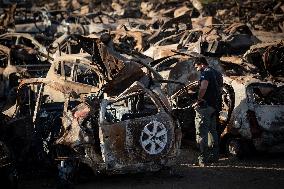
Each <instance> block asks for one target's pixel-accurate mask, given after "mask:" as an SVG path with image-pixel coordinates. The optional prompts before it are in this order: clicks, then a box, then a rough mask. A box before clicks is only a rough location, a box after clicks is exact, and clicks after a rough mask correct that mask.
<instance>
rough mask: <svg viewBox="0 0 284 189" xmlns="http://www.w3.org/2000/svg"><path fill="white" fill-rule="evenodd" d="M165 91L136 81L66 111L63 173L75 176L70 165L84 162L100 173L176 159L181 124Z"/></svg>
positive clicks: (158, 166) (144, 167) (146, 168)
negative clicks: (114, 94) (109, 96)
mask: <svg viewBox="0 0 284 189" xmlns="http://www.w3.org/2000/svg"><path fill="white" fill-rule="evenodd" d="M163 96H164V95H163V93H162V92H161V91H160V90H157V89H155V87H153V88H152V89H149V88H146V87H145V86H144V85H143V84H142V83H140V82H134V83H133V84H132V85H131V86H130V87H129V88H128V89H126V90H125V91H124V92H123V93H121V94H120V95H119V96H118V97H117V98H115V99H109V100H107V99H102V100H98V99H97V98H94V99H93V100H87V101H85V102H84V103H82V104H79V105H78V106H77V107H75V108H74V109H73V110H71V111H68V112H66V113H64V117H63V128H64V129H63V135H62V136H61V137H60V138H59V139H58V140H57V141H56V144H57V145H58V146H59V147H61V148H62V147H64V149H65V151H63V150H58V151H60V152H61V156H59V157H58V159H60V160H61V164H60V166H59V172H60V175H61V179H62V180H68V179H70V178H71V177H72V176H70V175H71V174H72V171H70V170H73V171H74V170H76V169H77V168H78V167H76V166H78V165H79V164H86V165H87V166H89V167H91V168H92V170H93V171H94V172H95V173H96V172H101V171H107V172H110V173H126V172H140V171H157V170H160V169H161V168H164V167H170V166H172V165H174V164H175V160H176V157H177V155H178V153H179V147H180V142H181V130H180V127H179V124H178V121H177V120H176V119H175V118H174V117H173V116H172V115H171V106H170V105H169V102H168V101H167V98H165V97H164V98H163ZM66 147H67V148H68V150H66ZM62 152H65V153H62ZM70 162H73V163H70ZM67 170H69V171H67ZM73 173H74V172H73Z"/></svg>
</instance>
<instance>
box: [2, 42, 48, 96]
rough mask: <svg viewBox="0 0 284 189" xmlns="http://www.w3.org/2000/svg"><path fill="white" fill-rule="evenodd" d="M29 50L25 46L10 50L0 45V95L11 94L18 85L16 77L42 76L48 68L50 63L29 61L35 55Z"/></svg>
mask: <svg viewBox="0 0 284 189" xmlns="http://www.w3.org/2000/svg"><path fill="white" fill-rule="evenodd" d="M30 50H31V49H29V48H25V47H23V48H22V47H21V48H15V49H12V50H11V49H9V48H8V47H6V46H2V45H0V53H1V57H2V59H1V62H0V64H1V65H0V97H7V96H11V95H12V96H13V95H14V94H15V92H16V91H15V90H16V87H17V86H18V79H22V78H29V77H43V76H44V75H45V74H46V73H47V71H48V70H49V67H50V63H47V62H45V61H44V62H41V61H38V62H32V61H31V62H30V61H29V60H30V59H29V58H31V60H33V58H35V57H37V55H36V54H34V51H33V50H32V51H30ZM20 58H23V59H20Z"/></svg>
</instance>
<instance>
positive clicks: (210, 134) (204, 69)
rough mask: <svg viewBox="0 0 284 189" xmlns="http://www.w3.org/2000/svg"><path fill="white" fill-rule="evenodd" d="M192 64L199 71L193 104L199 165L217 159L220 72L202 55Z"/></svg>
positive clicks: (221, 82)
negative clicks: (196, 92)
mask: <svg viewBox="0 0 284 189" xmlns="http://www.w3.org/2000/svg"><path fill="white" fill-rule="evenodd" d="M194 66H195V68H196V69H197V71H200V80H199V92H198V99H197V102H196V103H195V104H194V109H195V112H196V117H195V128H196V142H197V144H198V146H199V150H200V153H199V157H198V163H199V166H202V167H203V166H204V165H205V164H206V163H213V162H217V161H218V158H219V157H218V156H219V144H218V134H217V130H216V116H217V115H219V113H218V112H219V111H220V109H221V104H222V100H221V99H222V95H221V92H222V86H223V78H222V74H221V73H220V72H218V71H216V70H215V69H213V68H211V67H209V66H208V63H207V61H206V59H205V58H204V57H198V58H196V60H195V62H194Z"/></svg>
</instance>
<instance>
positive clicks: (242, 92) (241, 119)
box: [221, 79, 284, 157]
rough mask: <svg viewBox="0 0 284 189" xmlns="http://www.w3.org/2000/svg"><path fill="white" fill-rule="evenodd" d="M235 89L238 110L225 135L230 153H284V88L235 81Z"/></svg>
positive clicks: (223, 134) (225, 143) (224, 143)
mask: <svg viewBox="0 0 284 189" xmlns="http://www.w3.org/2000/svg"><path fill="white" fill-rule="evenodd" d="M242 82H243V81H242ZM232 86H233V87H234V90H235V95H236V97H235V100H236V101H235V108H234V111H233V112H232V116H231V119H230V122H229V124H228V125H227V127H226V128H225V130H224V131H223V133H222V135H221V136H222V138H223V139H224V140H223V144H222V145H224V146H225V148H226V151H227V152H228V153H229V154H231V155H233V156H237V157H241V156H243V155H245V153H247V152H249V151H251V150H252V149H255V150H257V151H264V152H282V151H283V149H284V148H283V142H284V135H283V131H284V130H283V129H284V120H283V117H284V107H283V104H284V101H283V99H284V98H283V96H284V95H283V91H284V88H283V85H282V86H281V85H279V84H278V85H276V84H273V83H268V82H261V81H258V80H256V79H254V80H253V79H250V81H246V82H244V83H240V82H238V81H237V80H235V81H232Z"/></svg>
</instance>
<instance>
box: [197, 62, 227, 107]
mask: <svg viewBox="0 0 284 189" xmlns="http://www.w3.org/2000/svg"><path fill="white" fill-rule="evenodd" d="M203 80H207V81H208V86H207V89H206V92H205V94H204V96H203V99H204V100H205V101H206V102H207V104H208V105H209V106H211V107H213V108H215V109H220V98H221V96H220V95H221V91H220V90H221V87H222V85H223V79H222V75H221V73H219V72H218V71H216V70H214V69H213V68H210V67H207V68H205V69H204V70H202V71H201V74H200V80H199V82H200V83H201V81H203Z"/></svg>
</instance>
